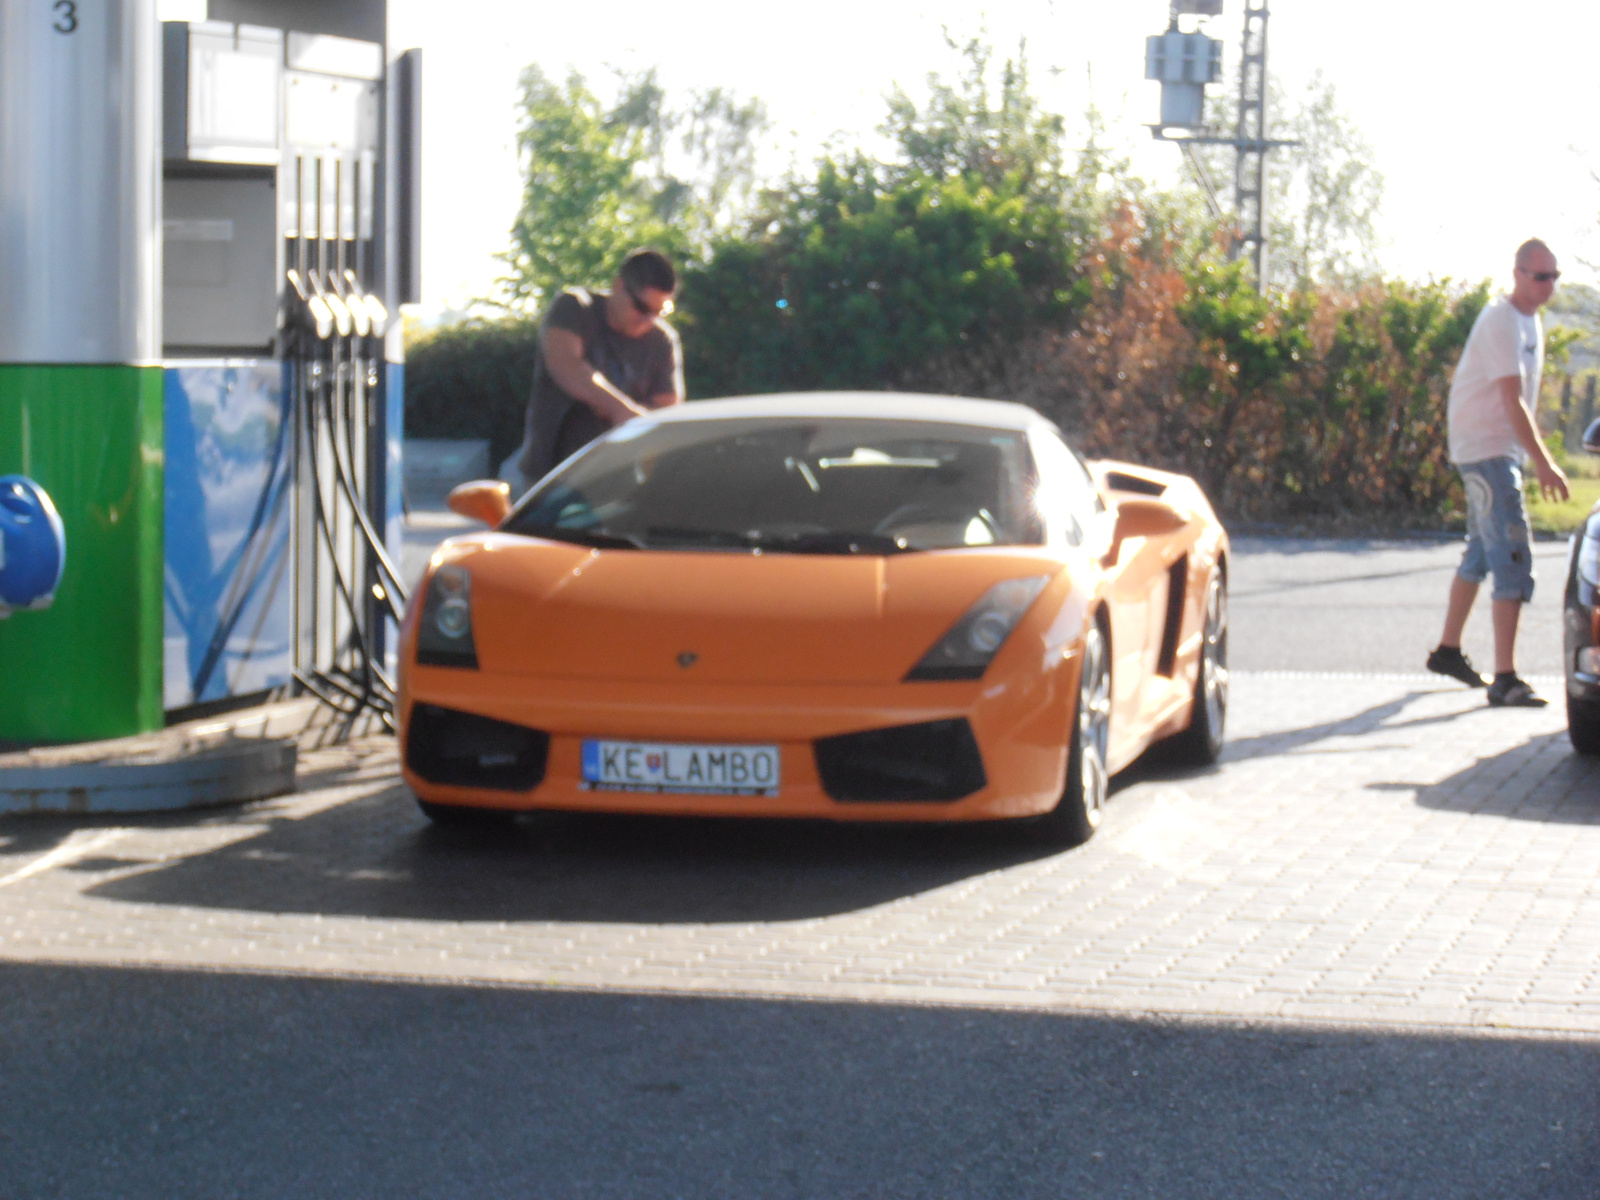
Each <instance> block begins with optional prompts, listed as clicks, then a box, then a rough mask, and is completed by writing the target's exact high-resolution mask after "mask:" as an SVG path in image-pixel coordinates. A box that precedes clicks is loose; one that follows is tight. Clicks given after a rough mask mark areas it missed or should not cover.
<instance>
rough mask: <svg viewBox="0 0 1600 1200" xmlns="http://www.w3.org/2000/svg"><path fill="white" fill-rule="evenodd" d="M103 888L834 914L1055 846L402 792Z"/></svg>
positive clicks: (693, 913) (342, 905)
mask: <svg viewBox="0 0 1600 1200" xmlns="http://www.w3.org/2000/svg"><path fill="white" fill-rule="evenodd" d="M267 821H268V824H267V828H266V829H265V831H264V832H261V833H258V834H255V835H254V836H250V837H247V838H244V839H243V840H240V841H237V842H234V843H232V844H230V845H228V846H225V847H223V848H221V849H218V850H213V851H210V852H208V853H203V854H197V855H195V856H194V857H190V858H184V859H179V860H176V861H172V862H169V863H166V864H160V865H155V866H154V867H153V869H150V870H148V871H146V872H143V873H139V874H134V875H130V876H126V877H124V878H121V879H117V880H112V881H109V882H106V883H103V884H100V885H99V886H96V887H94V888H92V889H90V893H89V894H91V895H93V896H97V897H100V898H102V899H110V900H120V901H127V902H129V903H134V904H180V905H193V906H198V907H204V908H227V909H234V910H255V911H262V912H276V913H283V912H299V913H322V914H327V915H341V916H368V917H385V918H414V919H419V920H439V921H618V922H629V923H632V922H652V923H674V922H691V923H703V922H730V921H731V922H744V921H786V920H800V919H805V918H810V917H822V916H830V915H833V914H836V913H842V912H852V911H855V910H858V909H861V908H866V907H869V906H872V905H876V904H883V903H885V902H887V901H890V900H895V899H898V898H900V897H902V896H908V895H914V894H916V893H919V892H925V891H928V890H930V889H932V888H937V887H942V886H944V885H946V884H949V883H954V882H956V881H958V880H961V879H965V878H968V877H969V876H972V875H978V874H982V873H984V872H987V871H994V870H999V869H1001V868H1003V867H1009V866H1014V865H1016V864H1017V863H1021V862H1026V861H1028V860H1030V859H1034V858H1040V857H1043V856H1045V855H1047V854H1050V853H1054V851H1053V850H1051V849H1049V848H1048V847H1045V846H1042V845H1040V844H1039V843H1038V842H1037V841H1036V840H1035V839H1034V838H1033V837H1032V836H1031V835H1030V831H1029V830H1028V829H1026V828H1017V827H1015V826H1011V825H1003V824H1002V825H959V826H958V825H948V826H924V825H914V826H908V825H895V826H889V825H869V826H851V825H832V824H827V823H822V822H798V821H755V820H746V821H736V820H714V819H685V818H642V817H601V816H579V815H566V814H555V813H548V814H537V815H534V816H531V817H527V818H523V819H522V820H520V821H518V822H517V823H516V824H515V825H514V826H511V827H509V828H507V829H503V830H497V831H482V832H478V831H471V832H469V831H456V830H450V829H436V828H433V827H431V826H429V825H428V823H427V822H426V820H425V819H424V818H423V817H422V816H421V814H420V813H418V811H417V809H416V806H415V805H414V804H413V803H412V801H411V797H410V793H409V792H407V791H406V790H405V789H403V788H400V787H394V788H389V789H387V790H385V791H383V792H381V793H379V794H377V795H374V796H369V797H366V798H363V799H358V800H352V801H350V802H347V803H344V804H338V805H335V806H333V807H330V808H327V809H323V810H322V811H320V812H316V813H313V814H311V815H309V816H304V817H301V818H299V819H290V818H285V817H278V816H270V815H269V816H268V817H267Z"/></svg>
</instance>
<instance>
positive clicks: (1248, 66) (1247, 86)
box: [1233, 0, 1286, 288]
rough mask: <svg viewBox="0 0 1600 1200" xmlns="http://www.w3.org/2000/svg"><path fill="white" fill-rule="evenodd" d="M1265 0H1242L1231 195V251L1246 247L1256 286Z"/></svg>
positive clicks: (1262, 240)
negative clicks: (1234, 225)
mask: <svg viewBox="0 0 1600 1200" xmlns="http://www.w3.org/2000/svg"><path fill="white" fill-rule="evenodd" d="M1267 17H1268V13H1267V0H1244V40H1243V43H1242V45H1241V47H1240V57H1239V124H1238V125H1237V126H1236V127H1235V131H1234V137H1233V148H1234V161H1233V195H1234V206H1235V208H1236V209H1237V211H1238V214H1239V229H1238V232H1237V233H1235V235H1234V247H1233V254H1234V257H1237V256H1238V255H1239V254H1240V253H1241V252H1248V253H1249V255H1250V261H1251V263H1252V264H1253V265H1254V267H1255V272H1256V286H1257V288H1264V287H1265V286H1266V280H1267V151H1268V150H1270V149H1271V148H1272V147H1273V146H1281V145H1284V144H1286V143H1283V142H1271V141H1268V140H1267Z"/></svg>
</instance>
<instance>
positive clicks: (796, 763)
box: [400, 654, 1079, 821]
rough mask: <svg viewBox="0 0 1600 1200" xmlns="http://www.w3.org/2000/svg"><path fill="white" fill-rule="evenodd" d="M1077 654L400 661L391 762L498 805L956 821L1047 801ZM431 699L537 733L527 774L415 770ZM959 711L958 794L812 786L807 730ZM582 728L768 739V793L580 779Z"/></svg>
mask: <svg viewBox="0 0 1600 1200" xmlns="http://www.w3.org/2000/svg"><path fill="white" fill-rule="evenodd" d="M1078 661H1079V660H1078V657H1077V655H1076V654H1069V655H1068V656H1066V657H1065V658H1064V659H1062V660H1061V662H1060V663H1059V664H1057V665H1056V666H1055V668H1054V669H1051V670H1044V671H1037V672H1030V673H1028V674H1027V675H1025V676H1023V677H1011V678H1001V679H992V680H988V679H986V680H978V681H975V682H957V683H948V682H941V683H910V684H907V683H901V684H893V685H881V686H844V685H829V686H770V685H767V686H750V685H726V684H712V685H699V686H684V685H681V684H680V685H671V686H669V685H664V684H642V683H627V684H620V683H599V682H593V681H584V680H552V679H534V678H528V677H517V676H496V675H494V674H492V673H486V672H479V671H465V670H454V669H450V668H440V667H423V666H417V665H415V664H409V669H408V670H407V672H406V679H405V682H404V685H403V687H402V696H401V713H400V716H401V727H400V738H401V745H402V760H403V767H402V770H403V774H404V778H405V781H406V783H407V785H408V786H409V787H411V789H412V790H413V791H414V792H415V793H416V794H417V795H418V796H419V797H420V798H422V799H424V800H427V801H430V802H432V803H437V804H455V805H464V806H470V807H474V808H493V809H501V810H513V811H516V810H530V811H531V810H538V809H563V810H577V811H590V812H615V813H655V814H671V815H701V816H705V815H722V816H741V817H751V816H767V817H791V818H793V817H811V818H826V819H829V820H836V821H966V820H986V819H993V818H1005V817H1024V816H1030V815H1035V814H1038V813H1043V812H1048V811H1050V810H1051V809H1052V808H1054V807H1055V805H1056V803H1057V801H1058V799H1059V798H1060V796H1061V791H1062V787H1063V784H1064V780H1065V774H1066V762H1067V741H1068V737H1069V734H1070V731H1071V718H1072V703H1073V699H1072V698H1073V697H1074V696H1075V695H1076V684H1077V669H1078ZM417 704H429V705H434V706H437V707H439V708H443V709H447V710H451V711H454V712H462V713H470V714H474V715H476V716H481V717H488V718H491V719H493V720H495V721H501V722H507V723H509V724H511V725H515V726H521V727H524V728H526V729H531V730H538V731H542V732H543V733H545V734H548V736H549V741H548V751H547V756H546V758H545V764H544V770H543V778H542V779H541V780H540V782H539V783H537V784H536V785H535V786H533V787H531V788H527V789H521V790H518V789H516V788H514V787H508V786H501V787H476V786H464V785H462V784H460V783H445V782H440V781H438V779H433V780H430V779H427V778H424V777H423V775H422V774H421V773H419V771H418V770H416V769H414V764H413V762H412V761H411V760H412V758H413V756H412V755H410V754H408V753H405V751H406V750H407V749H408V748H409V746H410V743H409V741H408V738H409V735H410V723H411V716H412V711H413V708H414V706H415V705H417ZM953 718H964V719H965V720H966V721H967V722H968V724H969V725H970V726H971V729H972V733H973V736H974V737H975V739H976V742H977V746H978V751H979V753H980V755H981V757H982V762H983V774H984V778H985V782H984V785H983V786H982V787H980V788H978V789H977V790H975V791H973V792H971V793H970V794H968V795H965V796H963V797H961V798H959V799H956V800H947V801H922V800H893V801H864V800H838V799H835V798H834V797H833V796H830V795H829V794H828V792H827V791H826V790H825V788H824V786H823V780H822V776H821V774H820V773H819V770H818V763H817V756H816V753H815V749H814V747H815V743H816V741H817V740H818V739H822V738H829V737H837V736H838V735H842V734H851V733H859V732H864V731H868V730H875V729H884V728H888V727H894V726H902V725H912V724H920V723H925V722H933V721H941V720H950V719H953ZM587 738H605V739H618V740H628V741H639V742H657V743H707V744H752V745H762V744H775V745H777V746H779V747H780V750H781V755H782V777H781V781H780V784H779V787H778V790H777V794H776V795H768V796H732V795H693V794H687V795H686V794H681V793H654V792H620V791H594V790H588V789H587V788H585V787H584V786H583V783H582V764H581V752H582V744H583V742H584V740H585V739H587Z"/></svg>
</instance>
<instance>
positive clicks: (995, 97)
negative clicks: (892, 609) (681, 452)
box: [680, 40, 1096, 396]
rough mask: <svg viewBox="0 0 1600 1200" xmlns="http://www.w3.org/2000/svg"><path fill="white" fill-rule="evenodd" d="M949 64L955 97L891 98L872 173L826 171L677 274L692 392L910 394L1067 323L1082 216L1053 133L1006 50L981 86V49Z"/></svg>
mask: <svg viewBox="0 0 1600 1200" xmlns="http://www.w3.org/2000/svg"><path fill="white" fill-rule="evenodd" d="M951 49H952V50H953V51H955V52H956V53H957V54H958V55H960V57H961V60H962V68H961V70H960V71H959V73H958V75H957V76H956V78H955V80H954V81H952V82H947V81H946V80H945V79H944V78H942V77H941V76H939V75H931V76H929V78H928V98H927V100H926V102H925V103H922V104H918V103H917V102H916V101H915V100H913V99H912V98H911V97H910V96H909V95H907V94H906V92H905V91H903V90H901V89H896V90H895V91H894V92H893V93H892V94H891V95H890V96H889V97H888V104H889V114H888V119H887V121H886V122H885V124H884V125H883V127H882V132H883V133H885V134H886V135H887V136H888V138H889V139H890V141H891V142H892V143H893V144H894V147H895V153H894V154H892V155H890V156H888V157H887V160H886V161H881V162H880V161H874V160H872V159H869V158H867V157H865V156H864V155H861V154H856V155H853V156H839V157H834V156H825V157H824V158H823V159H822V160H820V162H819V163H818V165H817V170H816V174H815V176H813V177H811V178H800V177H792V178H790V179H789V180H788V181H787V182H786V183H785V185H784V186H783V187H782V188H781V189H773V190H771V191H769V192H768V193H767V194H766V196H765V198H764V202H763V205H762V206H761V208H760V209H759V210H758V214H757V217H756V218H755V219H754V220H753V221H752V222H751V223H750V226H749V230H750V232H749V233H748V234H747V235H746V236H745V237H742V238H737V237H729V238H726V239H724V240H723V241H721V242H719V243H718V244H717V245H716V247H715V250H714V252H713V254H712V256H711V257H710V259H709V260H708V261H707V262H706V263H705V264H704V265H703V266H701V267H697V268H695V269H693V270H691V271H690V272H689V274H688V275H687V277H686V279H685V282H684V296H683V303H682V304H681V305H680V313H681V321H682V325H683V327H684V330H685V337H684V347H685V355H686V357H687V359H688V362H687V367H688V372H687V375H688V380H689V385H690V388H691V390H692V391H693V392H694V393H695V394H697V395H702V396H704V395H726V394H729V393H735V392H764V391H776V390H781V389H785V388H813V387H872V388H881V387H894V386H900V385H907V384H909V383H912V382H914V381H915V379H916V378H917V377H918V376H919V373H921V372H923V371H924V369H925V368H926V367H927V365H928V364H929V363H930V361H932V360H933V359H935V358H936V357H938V356H940V355H943V354H948V353H952V352H957V351H960V352H977V351H978V350H979V349H980V348H982V347H987V346H989V345H991V344H994V343H997V342H1005V341H1009V340H1013V339H1015V338H1016V337H1017V336H1018V335H1019V334H1020V333H1021V332H1022V331H1023V330H1025V329H1026V328H1028V327H1029V326H1030V325H1032V324H1036V323H1038V322H1041V321H1052V320H1056V321H1059V320H1062V319H1064V318H1065V317H1066V315H1067V314H1068V313H1070V311H1071V310H1072V308H1073V305H1074V303H1075V299H1074V297H1075V295H1076V292H1075V290H1074V289H1075V288H1076V287H1077V286H1078V279H1077V274H1076V263H1077V260H1078V257H1079V255H1080V253H1081V248H1082V246H1083V245H1085V244H1086V243H1087V242H1088V241H1089V240H1091V239H1092V237H1093V235H1094V230H1095V226H1096V216H1095V214H1094V213H1093V212H1091V211H1086V210H1085V208H1084V206H1083V205H1082V204H1080V203H1078V200H1077V191H1076V189H1077V188H1078V179H1077V177H1076V176H1074V175H1069V174H1068V173H1067V172H1066V171H1065V169H1064V164H1065V161H1066V153H1065V150H1064V148H1063V145H1062V138H1063V122H1062V121H1061V119H1060V118H1059V117H1057V116H1054V115H1053V114H1050V113H1046V112H1044V111H1043V110H1042V109H1040V108H1039V107H1038V105H1037V103H1036V102H1035V101H1034V99H1033V97H1032V94H1031V92H1030V91H1029V86H1028V73H1027V62H1026V58H1025V57H1024V55H1023V54H1021V53H1020V52H1019V55H1018V57H1017V58H1016V59H1012V60H1008V61H1006V62H1005V63H1004V64H1003V66H1002V68H1001V70H1000V72H999V82H998V86H992V84H991V76H990V68H991V63H992V56H991V53H990V51H989V49H988V48H987V47H986V46H985V45H984V44H983V43H981V42H979V41H976V40H974V41H971V42H968V43H966V44H965V45H957V44H955V43H953V42H952V43H951Z"/></svg>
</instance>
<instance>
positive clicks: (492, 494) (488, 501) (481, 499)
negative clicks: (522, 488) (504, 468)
mask: <svg viewBox="0 0 1600 1200" xmlns="http://www.w3.org/2000/svg"><path fill="white" fill-rule="evenodd" d="M445 503H447V504H448V505H449V506H450V511H451V512H453V513H460V514H461V515H462V516H463V517H467V518H469V519H471V520H473V521H482V522H483V523H484V524H485V525H489V526H495V525H498V524H500V522H501V521H504V520H505V519H506V517H508V516H510V514H511V485H510V484H509V483H502V482H501V481H500V480H498V479H474V480H472V481H471V482H470V483H463V484H462V485H461V486H460V487H458V488H455V489H453V490H452V491H451V493H450V498H449V499H448V500H447V501H445Z"/></svg>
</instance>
